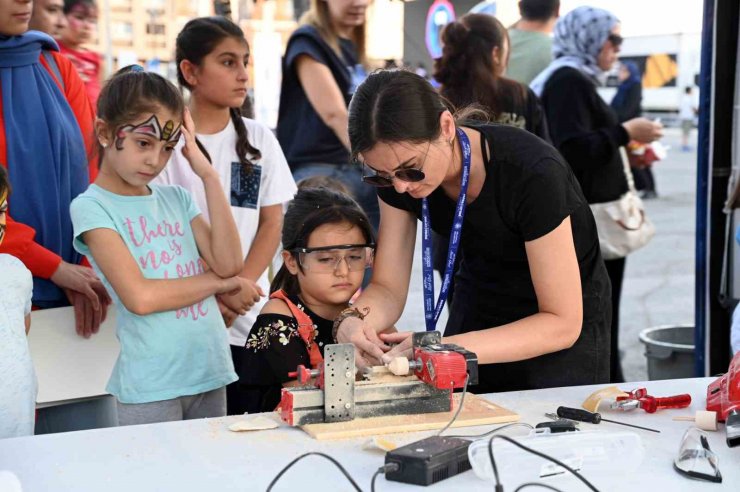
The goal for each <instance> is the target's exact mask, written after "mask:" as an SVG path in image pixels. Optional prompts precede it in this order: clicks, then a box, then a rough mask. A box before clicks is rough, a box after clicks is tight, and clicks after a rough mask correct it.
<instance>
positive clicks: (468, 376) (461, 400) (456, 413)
mask: <svg viewBox="0 0 740 492" xmlns="http://www.w3.org/2000/svg"><path fill="white" fill-rule="evenodd" d="M468 381H470V373H467V374H466V375H465V386H463V391H462V396H461V397H460V405H459V406H458V407H457V411H456V412H455V415H453V416H452V419H451V420H450V421H449V422H447V425H445V426H444V427H443V428H442V430H441V431H439V432H437V434H436V435H437V436H441V435H442V433H443V432H444V431H446V430H447V429H449V428H450V426H451V425H452V424H453V423H454V422H455V420H457V416H458V415H460V410H462V407H463V405H464V404H465V393H467V392H468ZM448 437H450V436H448Z"/></svg>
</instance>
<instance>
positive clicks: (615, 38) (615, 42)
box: [606, 34, 624, 48]
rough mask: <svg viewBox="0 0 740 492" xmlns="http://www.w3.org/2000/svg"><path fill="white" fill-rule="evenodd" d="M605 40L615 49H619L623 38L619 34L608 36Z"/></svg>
mask: <svg viewBox="0 0 740 492" xmlns="http://www.w3.org/2000/svg"><path fill="white" fill-rule="evenodd" d="M606 39H608V40H609V42H610V43H611V44H612V46H614V47H615V48H619V47H620V46H621V45H622V41H624V38H623V37H622V36H620V35H619V34H609V37H608V38H606Z"/></svg>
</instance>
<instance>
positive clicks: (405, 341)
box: [380, 331, 414, 364]
mask: <svg viewBox="0 0 740 492" xmlns="http://www.w3.org/2000/svg"><path fill="white" fill-rule="evenodd" d="M413 334H414V332H412V331H404V332H401V333H381V334H380V338H381V340H383V341H384V342H385V343H387V344H389V345H393V346H392V347H391V349H390V350H389V351H388V352H386V353H385V354H383V357H382V360H383V364H390V362H391V361H392V360H393V359H395V358H396V357H406V358H407V359H410V358H411V356H412V355H413V352H412V349H413V337H412V336H411V335H413Z"/></svg>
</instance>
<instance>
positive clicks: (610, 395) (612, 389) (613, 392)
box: [581, 386, 627, 413]
mask: <svg viewBox="0 0 740 492" xmlns="http://www.w3.org/2000/svg"><path fill="white" fill-rule="evenodd" d="M618 396H627V393H625V392H624V391H622V390H621V389H619V388H617V387H616V386H607V387H606V388H601V389H599V390H596V391H594V392H593V393H591V394H590V395H589V396H588V398H586V400H585V401H584V402H583V403H582V404H581V406H582V407H583V408H585V409H586V410H588V411H589V412H591V413H594V412H598V411H599V403H601V400H604V399H611V400H614V399H616V397H618Z"/></svg>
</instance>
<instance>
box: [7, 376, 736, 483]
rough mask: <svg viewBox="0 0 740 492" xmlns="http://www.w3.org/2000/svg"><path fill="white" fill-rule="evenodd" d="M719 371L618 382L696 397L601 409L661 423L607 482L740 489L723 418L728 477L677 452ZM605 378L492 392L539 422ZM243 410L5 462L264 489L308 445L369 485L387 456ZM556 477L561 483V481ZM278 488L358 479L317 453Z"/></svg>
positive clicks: (74, 473)
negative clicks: (253, 417)
mask: <svg viewBox="0 0 740 492" xmlns="http://www.w3.org/2000/svg"><path fill="white" fill-rule="evenodd" d="M713 379H714V378H697V379H685V380H671V381H649V382H644V383H625V384H621V385H619V386H620V387H621V388H622V389H624V390H630V389H633V388H636V387H638V386H644V387H647V389H648V390H649V392H650V393H651V394H653V395H655V396H668V395H673V394H678V393H690V394H691V395H692V399H693V402H692V405H691V407H689V408H686V409H677V410H661V411H659V412H658V413H656V414H647V413H645V412H643V411H642V410H635V411H632V412H619V413H618V412H616V411H610V410H604V409H603V408H602V409H601V410H600V411H601V413H602V414H603V416H604V417H605V418H613V419H615V420H622V421H625V422H629V423H634V424H637V425H642V426H646V427H652V428H657V429H660V430H661V431H662V432H661V433H660V434H656V433H652V432H646V431H641V430H634V432H635V433H637V434H639V435H640V437H641V438H642V442H643V446H644V447H645V450H646V456H645V460H644V461H643V462H642V464H641V466H640V468H639V469H638V470H637V472H635V473H633V474H624V475H623V476H620V478H619V480H618V481H617V482H615V484H614V488H609V489H605V490H619V491H625V490H649V487H650V486H660V487H662V488H663V490H671V491H681V490H687V491H688V490H691V491H702V490H707V491H708V490H738V489H737V487H738V484H740V447H736V448H728V447H727V445H726V443H725V433H724V426H720V430H719V431H717V432H708V434H709V441H710V445H711V448H712V450H713V451H714V452H715V454H716V455H717V456H718V458H719V468H720V471H721V473H722V476H723V479H724V481H723V483H722V484H713V483H709V482H702V481H696V480H690V479H688V478H685V477H683V476H682V475H679V474H678V473H677V472H676V471H674V470H673V459H674V457H675V456H676V454H677V452H678V448H679V444H680V440H681V437H682V436H683V433H684V431H685V430H686V429H687V428H689V427H690V426H692V425H693V423H691V422H676V421H673V420H672V417H674V416H677V415H693V414H694V412H695V411H696V410H703V409H704V404H705V398H706V387H707V385H708V384H709V383H710V382H711V381H713ZM602 386H603V385H602ZM602 386H580V387H568V388H553V389H543V390H534V391H519V392H511V393H499V394H491V395H485V397H486V398H488V399H490V400H491V401H494V402H495V403H497V404H498V405H501V406H503V407H506V408H508V409H510V410H513V411H514V412H516V413H518V414H519V415H520V416H521V422H527V423H529V424H532V425H535V424H537V423H539V422H543V421H546V420H548V419H547V418H546V417H545V416H544V414H545V412H553V411H555V409H556V408H557V407H558V406H561V405H565V406H571V407H579V406H580V404H581V402H582V401H583V400H584V399H585V398H586V397H587V396H588V395H589V394H590V393H591V392H592V391H594V390H595V389H597V388H599V387H602ZM242 418H243V417H241V416H231V417H224V418H218V419H203V420H192V421H185V422H170V423H164V424H152V425H141V426H132V427H118V428H108V429H96V430H90V431H81V432H68V433H60V434H50V435H43V436H34V437H25V438H16V439H6V440H0V470H10V471H12V472H14V473H15V474H16V475H17V476H18V478H19V479H20V481H21V483H22V485H23V490H24V491H26V492H36V491H55V492H56V491H75V492H85V491H96V492H98V491H105V492H115V491H131V490H136V491H155V490H156V491H161V490H178V491H206V490H208V491H210V490H214V491H216V490H218V491H252V490H255V491H257V490H265V489H266V487H267V485H268V484H269V483H270V481H271V480H272V479H273V478H274V477H275V475H276V474H277V473H278V472H279V471H280V470H281V469H282V468H283V467H284V466H285V465H287V464H288V463H289V462H290V461H291V460H292V459H294V458H295V457H297V456H299V455H301V454H303V453H305V452H308V451H320V452H323V453H326V454H329V455H331V456H333V457H334V458H336V459H337V460H338V461H339V462H340V463H342V464H343V465H344V466H345V467H346V469H347V470H348V471H349V473H350V474H351V475H352V476H353V477H354V478H355V480H356V481H357V482H358V484H359V485H360V486H361V487H362V488H363V490H370V478H371V476H372V474H373V473H374V472H375V470H376V469H377V468H378V467H379V466H381V465H382V464H383V453H382V452H380V451H367V450H364V449H363V448H362V444H363V443H364V442H365V441H367V438H356V439H348V440H341V441H316V440H314V439H312V438H310V437H309V436H308V435H306V434H305V433H304V432H303V431H301V430H300V429H297V428H290V427H280V428H278V429H273V430H268V431H257V432H246V433H234V432H231V431H229V430H228V425H229V424H231V423H233V422H236V421H238V420H241V419H242ZM494 427H496V426H486V427H468V428H457V429H452V430H449V431H448V432H447V433H448V434H477V433H482V432H485V431H487V430H490V429H491V428H494ZM580 427H581V428H582V429H584V430H586V429H595V428H598V429H601V430H610V431H618V430H619V431H624V430H628V431H633V430H632V429H630V428H628V427H624V426H620V425H616V424H610V423H607V422H603V423H601V424H599V425H598V426H595V425H592V424H588V423H581V424H580ZM524 433H526V430H525V429H522V428H519V429H518V430H511V431H510V432H507V435H510V436H515V435H516V436H520V435H523V434H524ZM431 434H432V432H417V433H406V434H390V435H388V436H387V437H388V438H389V439H391V440H393V441H394V442H397V443H398V444H407V443H409V442H413V441H416V440H418V439H422V438H424V437H427V436H429V435H431ZM522 452H524V451H522ZM548 483H551V484H552V485H553V486H555V487H558V482H557V481H553V482H548ZM516 485H518V484H507V483H504V487H505V490H507V491H508V492H511V491H513V490H514V488H515V486H516ZM376 488H377V490H378V491H393V490H395V491H398V490H422V489H420V488H419V487H417V486H413V485H406V484H400V483H396V482H388V481H386V480H385V478H383V477H379V478H378V480H377V483H376ZM491 489H492V483H491V482H486V481H483V480H480V479H478V478H477V477H476V476H475V474H474V473H473V472H472V471H469V472H466V473H463V474H461V475H458V476H455V477H452V478H450V479H448V480H445V481H442V482H440V483H438V484H436V485H433V486H430V487H429V490H465V491H477V490H481V491H484V490H485V491H490V490H491ZM274 490H275V491H276V492H277V491H292V490H301V491H302V492H308V491H320V492H327V491H335V490H336V491H339V490H342V491H344V490H351V487H350V484H349V483H348V482H347V481H346V478H345V477H344V476H343V475H342V474H341V473H340V471H339V470H338V469H337V468H336V467H335V466H334V465H332V464H331V463H330V462H329V461H327V460H325V459H323V458H321V457H317V456H312V457H308V458H306V459H304V460H302V461H301V462H299V463H297V464H296V465H295V466H293V467H292V468H291V469H290V470H289V471H288V472H287V473H286V474H285V475H284V476H283V477H282V478H281V479H280V481H279V482H278V484H277V485H276V486H275V488H274ZM542 490H544V489H542ZM566 490H586V487H585V486H583V485H582V484H577V485H572V484H571V485H570V486H568V487H566Z"/></svg>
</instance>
